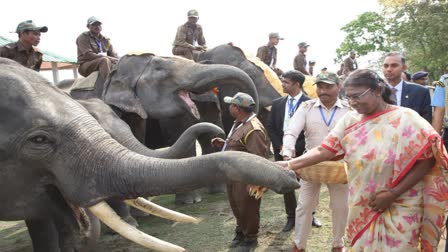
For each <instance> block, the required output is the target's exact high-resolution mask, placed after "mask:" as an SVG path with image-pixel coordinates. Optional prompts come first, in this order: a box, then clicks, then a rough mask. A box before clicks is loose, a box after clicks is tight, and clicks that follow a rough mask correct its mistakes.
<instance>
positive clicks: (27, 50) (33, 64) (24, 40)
mask: <svg viewBox="0 0 448 252" xmlns="http://www.w3.org/2000/svg"><path fill="white" fill-rule="evenodd" d="M47 31H48V28H47V27H46V26H37V25H36V24H35V23H34V22H33V21H32V20H27V21H23V22H21V23H20V24H19V25H18V26H17V28H16V32H17V34H18V35H19V40H18V41H17V42H14V43H10V44H7V45H4V46H1V47H0V57H4V58H8V59H12V60H14V61H17V62H18V63H20V64H22V65H23V66H25V67H28V68H31V69H33V70H35V71H38V72H39V71H40V66H41V65H42V53H41V52H40V51H39V50H38V49H37V48H35V46H37V45H38V44H39V42H40V35H41V33H42V32H47Z"/></svg>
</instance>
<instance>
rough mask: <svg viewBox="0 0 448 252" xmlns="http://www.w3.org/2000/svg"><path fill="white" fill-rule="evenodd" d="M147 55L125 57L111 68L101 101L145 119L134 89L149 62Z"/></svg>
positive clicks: (145, 115)
mask: <svg viewBox="0 0 448 252" xmlns="http://www.w3.org/2000/svg"><path fill="white" fill-rule="evenodd" d="M147 56H149V55H146V57H145V55H125V56H123V57H121V58H120V60H119V61H118V63H117V64H116V65H115V66H114V67H113V68H112V71H111V73H110V74H109V77H108V79H107V80H106V82H105V85H104V89H103V95H102V98H103V101H104V102H105V103H106V104H109V105H113V106H115V107H117V108H119V109H121V110H122V111H125V112H129V113H136V114H138V115H139V116H140V117H141V118H143V119H146V118H147V117H148V115H147V114H146V111H145V109H144V108H143V105H142V103H141V102H140V99H139V98H138V96H137V94H136V92H135V90H136V89H135V87H136V86H137V82H138V80H139V78H140V76H141V75H142V73H143V71H144V70H145V68H146V66H147V65H148V64H149V62H150V61H151V59H152V57H147ZM143 61H146V62H143Z"/></svg>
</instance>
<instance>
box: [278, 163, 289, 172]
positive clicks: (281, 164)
mask: <svg viewBox="0 0 448 252" xmlns="http://www.w3.org/2000/svg"><path fill="white" fill-rule="evenodd" d="M275 163H276V164H278V165H280V166H281V167H282V168H284V169H286V170H289V168H288V161H277V162H275Z"/></svg>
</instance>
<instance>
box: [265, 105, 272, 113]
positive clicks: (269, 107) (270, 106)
mask: <svg viewBox="0 0 448 252" xmlns="http://www.w3.org/2000/svg"><path fill="white" fill-rule="evenodd" d="M264 109H266V110H267V111H269V112H271V109H272V105H269V106H266V107H264Z"/></svg>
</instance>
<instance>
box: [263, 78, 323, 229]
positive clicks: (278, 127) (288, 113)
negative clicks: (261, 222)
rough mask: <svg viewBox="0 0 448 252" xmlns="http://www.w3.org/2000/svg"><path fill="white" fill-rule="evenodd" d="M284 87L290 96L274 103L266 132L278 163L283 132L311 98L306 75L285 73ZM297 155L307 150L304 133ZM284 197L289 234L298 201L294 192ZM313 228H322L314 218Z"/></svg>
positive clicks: (293, 223)
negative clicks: (304, 92) (306, 92)
mask: <svg viewBox="0 0 448 252" xmlns="http://www.w3.org/2000/svg"><path fill="white" fill-rule="evenodd" d="M281 77H282V78H281V79H282V87H283V92H284V93H286V94H288V95H287V96H284V97H280V98H277V99H275V100H274V101H273V103H272V108H271V117H270V119H269V120H268V123H267V125H266V130H267V131H268V134H269V137H270V138H271V141H272V146H273V149H274V157H275V160H276V161H279V160H283V157H282V156H281V155H280V152H281V150H282V145H283V132H284V130H286V128H287V127H288V123H289V120H290V119H291V117H292V116H293V115H294V112H295V111H296V110H297V108H298V107H299V106H300V103H302V102H303V101H306V100H309V99H310V98H309V97H308V96H306V95H305V94H303V92H302V86H303V83H304V82H305V75H303V74H302V73H301V72H299V71H296V70H292V71H288V72H286V73H283V74H282V76H281ZM295 148H296V155H297V156H300V155H302V153H303V151H304V150H305V137H304V134H303V131H302V133H301V134H300V136H299V138H298V139H297V142H296V147H295ZM283 196H284V202H285V210H286V214H287V218H288V219H287V222H286V225H285V227H284V228H283V232H288V231H290V230H292V229H293V228H294V225H295V216H296V210H295V209H296V207H297V199H296V196H295V193H294V191H292V192H290V193H286V194H284V195H283ZM312 224H313V226H316V227H320V226H321V224H320V221H319V220H318V219H316V218H313V222H312Z"/></svg>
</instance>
